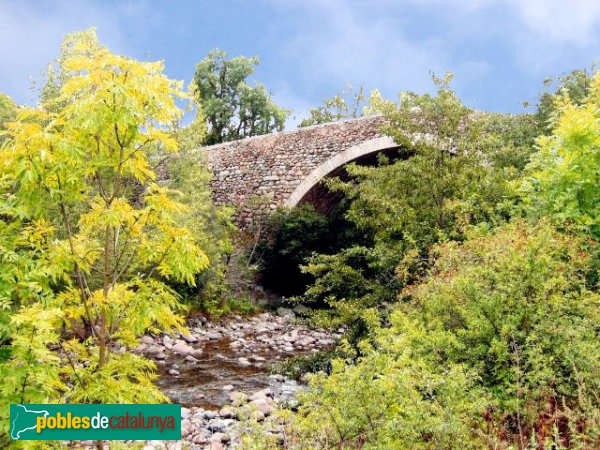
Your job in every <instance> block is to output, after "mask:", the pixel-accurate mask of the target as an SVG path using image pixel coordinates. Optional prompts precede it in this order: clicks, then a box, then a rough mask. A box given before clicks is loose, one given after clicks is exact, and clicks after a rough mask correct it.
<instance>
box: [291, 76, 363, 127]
mask: <svg viewBox="0 0 600 450" xmlns="http://www.w3.org/2000/svg"><path fill="white" fill-rule="evenodd" d="M365 106H366V105H365V94H364V92H363V88H362V86H361V87H360V89H359V90H358V92H355V91H354V90H353V89H352V88H351V87H350V88H347V89H345V90H343V91H342V92H340V93H339V94H336V95H334V96H333V97H331V98H326V99H325V100H323V105H322V106H318V107H316V108H311V109H310V111H309V114H310V115H309V117H307V118H306V119H303V120H302V121H301V122H300V125H299V126H300V127H308V126H311V125H318V124H320V123H327V122H335V121H336V120H342V119H352V118H355V117H361V116H362V115H363V110H364V108H365Z"/></svg>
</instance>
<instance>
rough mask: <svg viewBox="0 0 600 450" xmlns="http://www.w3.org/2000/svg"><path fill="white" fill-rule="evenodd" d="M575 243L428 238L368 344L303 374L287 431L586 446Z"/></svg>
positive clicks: (583, 322)
mask: <svg viewBox="0 0 600 450" xmlns="http://www.w3.org/2000/svg"><path fill="white" fill-rule="evenodd" d="M585 245H587V244H584V243H583V242H582V241H581V240H578V239H576V238H573V237H572V236H569V235H565V234H561V233H558V232H556V231H555V230H554V229H553V227H551V226H550V225H549V224H548V223H546V222H542V223H540V224H539V225H535V226H531V225H529V224H527V223H525V222H516V223H514V224H510V225H507V226H505V227H503V228H501V229H500V230H499V231H498V232H497V233H495V234H489V233H486V232H480V233H479V234H474V235H473V236H471V238H470V239H469V240H467V241H466V242H464V243H463V244H460V243H455V242H452V243H447V244H442V245H440V246H438V247H436V248H435V252H436V253H437V254H438V255H437V260H436V264H435V265H434V267H433V269H432V271H431V274H430V277H429V278H428V280H427V281H426V282H425V283H423V284H421V285H418V286H414V287H412V288H409V289H406V290H405V291H404V292H403V297H402V302H401V303H400V304H399V305H398V306H397V307H396V309H395V311H394V312H393V314H392V316H391V327H390V328H385V329H381V330H380V331H379V332H378V334H377V338H376V339H375V346H374V347H370V346H367V345H365V344H364V343H363V347H364V348H363V349H362V352H363V355H364V356H362V357H360V358H358V360H357V361H356V362H355V363H345V362H343V361H341V360H338V361H336V362H334V365H333V371H332V374H331V375H330V376H329V377H327V376H325V375H319V376H317V377H315V378H314V380H313V381H312V383H311V386H312V390H311V391H310V392H309V393H308V394H307V395H306V396H305V397H304V398H303V402H304V403H303V406H302V407H301V409H300V418H299V419H298V421H297V422H296V424H295V426H296V427H297V433H298V434H299V435H301V436H304V437H303V438H302V439H304V440H306V441H305V442H312V443H318V445H316V446H317V447H318V448H338V447H342V446H343V447H344V448H427V449H429V448H432V449H433V448H482V447H484V446H489V447H492V448H498V447H499V448H506V447H507V446H516V447H520V448H525V447H526V446H527V445H529V444H530V443H531V442H533V443H536V444H535V445H537V444H539V445H542V446H544V445H548V446H550V445H560V446H563V447H565V446H568V447H571V448H596V447H597V446H598V445H600V402H599V400H598V399H599V398H600V346H599V345H598V327H597V317H598V316H599V314H600V295H598V294H597V293H594V292H591V291H590V290H589V289H588V287H587V285H586V271H587V270H588V269H589V262H590V254H589V253H587V252H585V251H582V248H584V247H585ZM535 445H534V446H533V447H532V448H535ZM548 448H550V447H548Z"/></svg>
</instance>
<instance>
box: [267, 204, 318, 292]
mask: <svg viewBox="0 0 600 450" xmlns="http://www.w3.org/2000/svg"><path fill="white" fill-rule="evenodd" d="M328 225H329V223H328V220H327V218H326V217H325V216H324V215H322V214H319V213H318V212H317V211H315V209H314V208H313V207H312V206H311V205H306V206H300V207H298V208H294V209H278V210H277V211H275V213H273V215H271V216H270V217H269V219H268V221H267V223H266V225H265V229H264V232H263V235H262V239H261V240H260V241H259V243H258V245H257V248H256V251H255V258H256V260H257V261H258V263H259V265H260V267H261V274H260V275H261V284H262V285H263V286H265V287H266V288H267V289H270V290H272V291H275V292H278V293H280V294H282V295H286V296H289V295H294V294H298V293H301V292H302V291H303V289H304V288H305V287H306V285H307V284H308V283H309V282H310V281H311V278H310V277H308V276H306V275H303V274H301V273H300V269H299V267H300V265H301V264H303V263H304V261H305V260H306V258H308V257H309V256H310V255H311V254H312V253H313V252H324V251H326V249H327V246H328V245H329V243H328V242H327V239H326V237H325V235H326V234H327V230H328Z"/></svg>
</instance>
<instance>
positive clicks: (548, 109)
mask: <svg viewBox="0 0 600 450" xmlns="http://www.w3.org/2000/svg"><path fill="white" fill-rule="evenodd" d="M595 75H596V67H595V66H592V67H591V69H590V70H587V69H575V70H572V71H571V72H569V73H568V74H566V75H562V76H559V77H556V78H548V79H546V80H545V81H544V84H545V85H546V86H551V85H552V84H556V88H555V90H554V92H544V93H542V94H541V95H540V100H539V103H538V105H537V111H536V119H537V121H538V126H539V132H540V134H547V132H548V131H549V130H551V129H552V127H553V125H554V121H555V119H556V118H557V117H558V116H559V115H560V107H557V106H559V103H560V99H561V98H564V97H567V98H569V99H570V100H571V102H572V103H573V104H575V105H580V104H581V103H582V102H583V101H584V99H585V98H586V97H587V96H588V93H589V91H590V87H591V82H592V79H593V78H594V76H595Z"/></svg>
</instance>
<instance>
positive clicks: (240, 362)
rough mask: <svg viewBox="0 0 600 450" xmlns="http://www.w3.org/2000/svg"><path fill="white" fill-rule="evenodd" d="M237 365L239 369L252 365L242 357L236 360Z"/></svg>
mask: <svg viewBox="0 0 600 450" xmlns="http://www.w3.org/2000/svg"><path fill="white" fill-rule="evenodd" d="M238 365H239V366H240V367H250V366H251V365H252V363H251V362H250V361H248V358H244V357H243V356H240V357H239V358H238Z"/></svg>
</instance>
